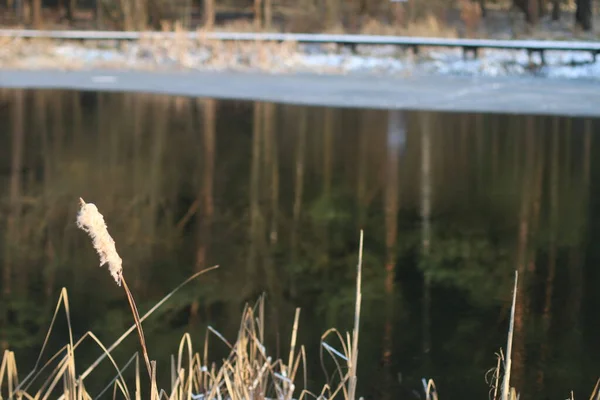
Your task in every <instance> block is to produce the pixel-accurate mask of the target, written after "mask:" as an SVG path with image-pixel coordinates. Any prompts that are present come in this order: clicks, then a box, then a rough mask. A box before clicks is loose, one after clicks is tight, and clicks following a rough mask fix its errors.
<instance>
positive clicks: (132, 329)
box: [81, 265, 219, 379]
mask: <svg viewBox="0 0 600 400" xmlns="http://www.w3.org/2000/svg"><path fill="white" fill-rule="evenodd" d="M218 267H219V266H218V265H215V266H214V267H210V268H206V269H203V270H202V271H199V272H196V273H195V274H194V275H192V276H190V277H189V278H188V279H186V280H185V281H184V282H183V283H181V284H180V285H179V286H177V287H176V288H175V289H173V290H171V291H170V292H169V293H168V294H167V295H166V296H164V297H163V298H162V299H161V300H160V301H159V302H158V303H156V304H155V305H154V306H153V307H152V308H151V309H150V310H148V311H147V312H146V313H145V314H144V315H143V316H142V317H141V318H140V322H144V321H145V320H146V319H147V318H148V317H150V316H151V315H152V314H153V313H154V312H155V311H156V310H157V309H158V308H159V307H160V306H162V305H163V304H164V303H165V302H166V301H167V300H169V299H170V298H171V297H172V296H173V295H174V294H175V293H176V292H178V291H179V290H180V289H181V288H182V287H184V286H185V285H187V284H188V283H190V282H191V281H193V280H194V279H196V278H197V277H199V276H200V275H202V274H204V273H206V272H208V271H212V270H213V269H217V268H218ZM135 329H136V326H135V324H134V325H132V326H130V327H129V329H127V330H126V331H125V332H124V333H123V334H122V335H121V336H120V337H119V338H118V339H117V340H115V342H114V343H113V344H111V345H110V347H108V349H107V351H106V353H104V354H102V355H101V356H100V357H98V358H97V359H96V361H94V362H93V363H92V365H90V366H89V367H88V368H87V369H86V370H85V371H84V372H83V374H81V376H82V377H83V378H84V379H85V378H86V377H87V376H88V375H89V374H90V373H91V372H92V371H93V370H94V369H95V368H96V367H97V366H98V364H100V363H101V362H102V361H103V360H104V358H105V357H106V356H107V354H110V352H112V351H113V350H114V349H116V348H117V347H118V346H119V345H120V344H121V343H122V342H123V340H125V339H126V338H127V336H129V335H130V334H131V332H133V331H134V330H135Z"/></svg>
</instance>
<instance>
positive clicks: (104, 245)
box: [77, 197, 152, 379]
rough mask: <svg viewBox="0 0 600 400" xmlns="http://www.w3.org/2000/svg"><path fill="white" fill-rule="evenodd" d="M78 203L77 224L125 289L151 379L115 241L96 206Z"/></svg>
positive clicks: (141, 331) (80, 200)
mask: <svg viewBox="0 0 600 400" xmlns="http://www.w3.org/2000/svg"><path fill="white" fill-rule="evenodd" d="M79 204H80V206H81V208H80V209H79V213H78V214H77V226H78V227H79V228H80V229H82V230H84V231H85V232H86V233H87V234H88V235H89V236H90V238H91V239H92V244H93V246H94V249H96V252H97V253H98V256H99V257H100V266H103V265H105V264H107V265H108V270H109V272H110V274H111V275H112V277H113V279H114V280H115V282H116V283H117V285H119V286H121V285H122V286H123V290H125V295H126V296H127V301H128V302H129V307H131V314H132V315H133V320H134V322H135V327H136V329H137V332H138V336H139V338H140V344H141V346H142V354H143V355H144V361H145V362H146V368H147V369H148V376H149V377H150V379H152V368H151V366H150V357H148V348H147V347H146V339H145V338H144V330H143V329H142V322H141V320H140V314H139V313H138V310H137V306H136V305H135V300H134V299H133V295H132V294H131V290H129V286H127V282H126V281H125V278H124V277H123V260H122V259H121V257H120V256H119V253H117V248H116V245H115V241H114V240H113V238H112V237H111V236H110V234H109V233H108V228H107V226H106V223H105V222H104V217H103V216H102V214H100V212H99V211H98V207H96V205H95V204H92V203H86V202H85V201H83V199H82V198H81V197H80V198H79Z"/></svg>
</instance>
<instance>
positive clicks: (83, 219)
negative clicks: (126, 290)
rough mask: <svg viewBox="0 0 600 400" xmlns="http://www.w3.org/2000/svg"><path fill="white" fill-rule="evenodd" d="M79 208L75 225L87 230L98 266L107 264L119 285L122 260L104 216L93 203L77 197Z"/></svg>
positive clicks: (121, 274) (121, 273)
mask: <svg viewBox="0 0 600 400" xmlns="http://www.w3.org/2000/svg"><path fill="white" fill-rule="evenodd" d="M79 202H80V205H81V208H80V209H79V213H78V214H77V227H78V228H80V229H82V230H84V231H85V232H87V234H88V235H89V236H90V238H91V239H92V244H93V245H94V249H96V252H98V256H99V257H100V266H103V265H104V264H108V270H109V272H110V274H111V275H112V277H113V279H114V280H115V282H117V285H119V286H121V279H122V278H123V260H121V257H119V254H118V253H117V248H116V246H115V241H114V240H113V238H112V237H111V236H110V235H109V233H108V229H107V227H106V223H105V222H104V217H103V216H102V214H100V212H99V211H98V207H96V205H95V204H93V203H86V202H85V201H83V199H81V198H80V199H79Z"/></svg>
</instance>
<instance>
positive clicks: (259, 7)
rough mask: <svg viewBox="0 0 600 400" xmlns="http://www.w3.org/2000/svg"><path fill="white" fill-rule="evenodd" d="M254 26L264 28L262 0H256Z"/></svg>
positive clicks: (258, 28) (257, 28)
mask: <svg viewBox="0 0 600 400" xmlns="http://www.w3.org/2000/svg"><path fill="white" fill-rule="evenodd" d="M254 28H255V29H256V30H257V31H258V30H260V29H261V28H262V0H254Z"/></svg>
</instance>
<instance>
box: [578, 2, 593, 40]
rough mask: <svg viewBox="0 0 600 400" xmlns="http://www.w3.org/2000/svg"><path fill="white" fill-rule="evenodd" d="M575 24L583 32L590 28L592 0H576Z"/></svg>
mask: <svg viewBox="0 0 600 400" xmlns="http://www.w3.org/2000/svg"><path fill="white" fill-rule="evenodd" d="M576 4H577V10H576V11H575V25H576V26H577V27H579V28H581V29H582V30H583V31H585V32H589V31H591V30H592V0H577V1H576Z"/></svg>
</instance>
